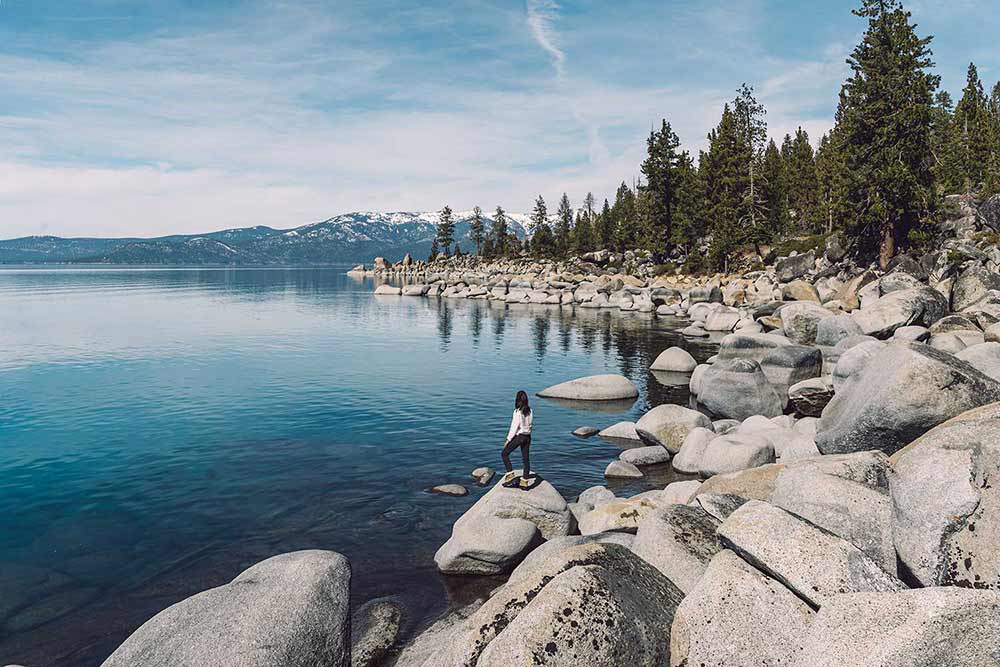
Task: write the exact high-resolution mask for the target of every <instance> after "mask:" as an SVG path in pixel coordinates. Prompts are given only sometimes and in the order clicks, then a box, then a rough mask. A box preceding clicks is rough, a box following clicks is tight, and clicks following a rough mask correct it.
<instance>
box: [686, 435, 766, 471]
mask: <svg viewBox="0 0 1000 667" xmlns="http://www.w3.org/2000/svg"><path fill="white" fill-rule="evenodd" d="M768 463H774V447H773V446H772V445H771V443H770V442H769V441H768V440H767V439H765V438H762V437H761V436H760V435H755V434H750V433H729V434H727V435H720V436H719V437H718V438H714V439H713V440H712V441H711V442H709V443H708V446H707V447H706V448H705V451H704V452H703V453H702V455H701V463H700V469H699V471H698V472H699V474H700V475H701V476H702V477H712V476H713V475H724V474H726V473H731V472H738V471H740V470H746V469H748V468H757V467H759V466H762V465H766V464H768Z"/></svg>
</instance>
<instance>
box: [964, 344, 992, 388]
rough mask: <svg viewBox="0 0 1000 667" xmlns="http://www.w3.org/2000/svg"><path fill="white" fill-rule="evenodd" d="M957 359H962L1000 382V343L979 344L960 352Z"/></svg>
mask: <svg viewBox="0 0 1000 667" xmlns="http://www.w3.org/2000/svg"><path fill="white" fill-rule="evenodd" d="M955 357H957V358H958V359H961V360H962V361H964V362H965V363H967V364H969V365H970V366H972V367H973V368H975V369H976V370H978V371H981V372H982V373H983V374H984V375H988V376H990V377H991V378H993V379H994V380H998V381H1000V343H979V344H978V345H970V346H969V347H967V348H965V349H963V350H961V351H959V352H958V353H956V354H955Z"/></svg>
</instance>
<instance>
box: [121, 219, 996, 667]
mask: <svg viewBox="0 0 1000 667" xmlns="http://www.w3.org/2000/svg"><path fill="white" fill-rule="evenodd" d="M957 204H958V205H957V206H956V210H957V214H956V216H955V217H953V218H952V219H950V220H948V221H946V222H945V223H944V224H942V225H941V228H940V230H939V235H940V238H939V242H938V243H937V245H936V246H935V249H934V250H932V251H930V252H928V253H925V254H922V255H919V256H907V255H904V256H901V257H899V258H897V260H896V261H895V263H894V264H893V265H892V266H890V267H889V270H888V271H886V272H880V271H877V270H875V269H873V268H872V267H858V266H856V265H854V264H853V263H852V262H851V261H850V260H849V259H847V257H846V253H844V252H843V249H842V248H840V247H839V246H838V244H837V243H836V242H834V243H828V244H827V247H826V248H825V250H824V252H823V253H821V254H815V253H812V252H805V253H802V254H796V255H791V256H788V257H785V258H780V259H778V260H777V262H775V264H774V265H773V266H771V267H765V268H764V269H762V270H759V271H753V272H749V273H746V274H742V275H739V276H712V277H703V278H700V279H698V278H692V277H685V276H678V275H675V274H669V275H668V274H666V273H663V272H662V270H661V268H658V267H657V266H656V265H655V264H653V262H652V259H651V258H650V257H649V256H646V255H643V254H641V253H625V254H622V255H620V256H616V255H614V253H606V252H605V253H594V254H591V255H590V256H584V257H581V258H576V259H573V260H569V261H567V262H562V263H556V262H533V261H530V260H510V261H505V262H497V263H485V262H480V261H479V260H477V259H476V258H466V257H463V258H452V259H449V260H442V261H438V262H434V263H432V264H430V265H427V264H421V263H414V262H412V261H404V262H401V263H399V264H398V265H390V264H389V263H388V262H385V261H382V262H376V264H375V266H374V267H373V268H371V269H366V268H364V267H360V268H358V269H357V270H356V272H355V275H358V273H357V272H361V273H360V275H368V272H369V271H370V275H372V276H375V277H377V278H384V279H391V280H393V281H394V282H397V281H398V282H403V283H405V286H404V287H394V286H381V287H379V288H378V289H377V290H376V293H377V294H379V295H386V296H389V297H399V298H403V297H404V296H409V297H418V298H466V299H484V300H491V301H496V302H503V303H505V304H522V303H529V304H531V303H535V304H549V305H550V306H552V307H562V308H566V307H570V308H584V309H587V308H615V309H618V310H621V311H626V312H630V311H634V312H639V313H646V314H648V315H649V316H658V315H660V316H670V317H684V318H686V319H688V320H690V325H689V326H688V327H687V328H686V329H684V330H683V331H682V333H684V334H685V335H688V336H692V337H703V336H706V335H709V334H710V333H712V332H717V334H718V335H719V336H722V339H721V344H720V347H719V351H718V354H717V355H715V356H714V357H713V358H712V359H710V360H709V362H710V363H705V364H700V365H699V364H697V363H695V361H694V360H693V359H692V358H691V357H690V355H688V354H687V353H686V352H684V350H681V349H679V348H670V349H667V350H664V351H663V353H662V354H661V355H660V356H659V357H658V358H657V359H656V361H655V362H654V363H653V365H652V366H653V368H654V369H657V370H663V371H666V372H672V373H684V374H687V376H688V381H689V386H690V390H691V395H692V397H693V398H694V399H695V401H696V405H693V407H697V408H699V409H698V410H696V409H692V408H690V407H684V406H678V405H660V406H654V407H652V408H651V409H650V410H649V412H647V413H646V414H645V415H643V416H642V417H641V418H640V419H639V420H638V421H637V422H635V423H630V422H622V423H619V424H615V425H612V426H609V427H608V428H606V429H604V430H602V431H600V433H599V435H601V436H603V437H609V438H620V439H626V440H630V441H632V443H633V445H634V446H632V447H630V448H628V449H625V450H624V451H623V452H622V453H621V455H620V456H619V458H618V459H616V460H614V461H611V462H610V463H609V464H608V467H607V469H606V471H605V476H606V477H608V478H609V479H612V478H616V477H626V478H629V477H642V476H643V475H644V474H645V473H644V468H646V467H647V466H650V465H664V464H666V463H669V464H670V465H671V466H672V467H673V468H674V469H675V470H676V471H678V472H679V473H683V474H685V475H690V476H691V479H689V480H687V481H681V482H675V483H672V484H670V485H668V486H666V487H665V488H663V489H659V490H654V491H649V492H645V493H641V494H638V495H635V496H631V497H617V496H616V495H615V493H614V492H612V491H611V490H610V489H608V488H607V487H605V486H596V487H593V488H590V489H587V490H586V491H584V492H583V493H581V494H580V495H579V497H577V498H576V499H574V500H573V501H572V502H569V501H567V499H565V498H564V497H563V496H562V495H561V494H560V493H559V491H558V490H557V489H556V488H555V486H553V484H552V483H550V481H546V480H543V479H540V478H539V479H538V480H537V481H536V483H535V484H534V485H533V486H532V488H531V489H530V490H526V491H522V490H518V489H508V488H505V487H503V486H502V485H501V484H499V483H498V482H496V483H494V485H493V487H492V488H491V489H490V490H489V491H488V492H487V493H485V494H484V495H482V496H481V497H480V498H479V500H478V501H477V502H476V503H475V504H474V505H473V506H472V507H471V508H470V509H469V510H468V511H467V512H466V513H465V514H464V515H463V516H462V517H460V518H459V519H458V521H456V522H455V524H454V527H453V531H452V535H451V537H450V538H449V539H448V541H447V542H446V543H445V544H443V545H442V546H441V548H440V549H439V550H438V552H437V554H436V556H435V562H436V564H437V566H438V569H439V570H440V571H441V572H442V573H443V574H444V575H446V576H453V575H461V576H467V577H469V576H496V575H507V576H508V579H507V581H506V582H505V583H504V584H502V585H501V586H499V587H498V588H496V589H495V590H494V591H493V592H492V593H491V594H490V595H489V597H488V598H486V599H484V600H481V601H479V602H477V603H475V604H473V605H471V606H469V607H466V608H463V609H460V610H454V611H453V612H451V613H449V614H448V615H446V616H445V617H443V618H442V619H440V620H439V621H438V622H437V623H435V624H434V625H432V626H431V627H430V628H428V629H427V630H426V631H424V632H423V633H422V634H421V635H419V636H418V637H416V638H415V639H414V640H413V641H412V642H410V643H409V644H408V645H407V646H404V647H397V646H395V644H396V641H397V634H398V627H399V613H398V611H399V610H398V608H394V607H392V603H391V602H384V601H383V602H379V603H372V605H366V606H365V607H362V608H361V609H359V610H358V612H357V613H355V614H354V618H353V620H352V618H351V614H350V605H349V602H350V600H349V597H350V596H349V588H350V576H351V575H350V564H349V563H347V561H346V559H344V558H343V557H342V556H340V555H339V554H336V553H334V552H329V551H305V552H295V553H293V554H284V555H281V556H276V557H274V558H271V559H268V560H267V561H264V562H263V563H260V564H258V565H255V566H253V567H252V568H250V569H249V570H247V571H246V572H244V573H243V574H241V575H240V576H239V577H237V578H236V579H235V580H233V582H232V583H231V584H228V585H226V586H222V587H219V588H216V589H212V590H210V591H206V592H204V593H201V594H199V595H196V596H194V597H192V598H189V599H187V600H185V601H183V602H180V603H178V604H177V605H174V606H173V607H170V608H168V609H167V610H165V611H163V612H161V613H160V614H159V615H157V616H155V617H154V618H153V619H151V620H150V621H148V622H147V623H146V624H145V625H144V626H143V627H142V628H140V629H139V630H138V631H137V632H136V633H135V634H133V635H132V637H130V638H129V639H128V640H127V641H126V642H125V643H124V644H123V645H122V646H121V647H120V648H119V649H118V650H117V651H116V652H115V653H114V654H113V655H112V656H111V657H110V658H109V659H108V660H107V661H106V662H105V663H104V664H105V665H106V666H107V667H117V666H118V665H135V664H142V665H171V666H173V665H176V666H181V665H183V666H193V665H205V664H212V665H234V666H235V665H241V666H247V665H250V666H256V665H261V666H263V665H274V664H282V665H336V666H338V667H340V666H346V665H355V666H358V667H360V666H362V665H363V666H366V667H368V666H375V665H381V664H385V665H390V664H392V665H397V666H398V667H449V666H456V667H457V666H459V665H462V666H469V667H472V666H478V667H493V666H494V665H496V666H500V665H503V666H505V667H507V666H509V665H566V666H569V665H606V666H612V665H623V666H624V665H628V666H633V665H649V666H650V667H652V666H654V665H657V666H662V665H672V666H676V667H681V666H684V667H691V666H694V665H699V666H704V667H710V666H716V667H738V666H742V665H746V666H750V665H761V664H767V665H789V666H791V667H816V666H821V667H822V666H826V665H830V666H832V665H851V666H871V667H876V666H878V667H909V666H912V665H927V666H930V665H935V666H937V665H949V666H963V667H964V666H968V667H973V666H976V667H980V666H987V665H997V664H1000V653H998V648H997V647H998V646H1000V555H998V554H1000V548H998V547H1000V512H998V510H1000V490H998V488H1000V486H998V484H1000V274H998V269H1000V249H998V248H997V247H996V246H995V245H992V240H991V239H992V238H993V236H992V234H993V232H992V228H991V227H990V221H989V220H987V219H986V218H984V216H982V215H981V214H980V212H979V211H977V210H976V209H975V208H974V207H972V206H971V205H969V204H968V202H965V201H959V202H957ZM637 393H638V392H637V390H636V388H635V387H634V386H633V385H632V384H631V382H630V381H629V380H627V379H626V378H624V377H621V376H614V375H611V376H608V375H604V376H593V377H589V378H576V379H572V380H571V381H569V382H566V383H562V384H559V385H556V386H554V387H550V388H548V389H546V390H543V391H542V392H540V395H544V396H551V397H554V398H560V399H571V400H575V401H594V402H595V403H600V402H602V401H610V400H616V399H621V398H628V397H631V396H635V395H636V394H637ZM593 431H594V429H580V430H579V433H578V435H579V436H580V437H590V436H592V435H594V432H593ZM470 467H471V466H470ZM474 478H475V479H476V480H477V481H478V482H479V483H481V484H484V485H486V484H490V482H491V480H492V479H493V474H492V471H491V470H489V471H487V470H482V469H480V470H477V471H476V474H474ZM551 481H552V482H555V483H556V484H558V480H551ZM445 492H447V491H445ZM362 610H364V611H363V613H362ZM352 623H353V625H354V627H353V630H352Z"/></svg>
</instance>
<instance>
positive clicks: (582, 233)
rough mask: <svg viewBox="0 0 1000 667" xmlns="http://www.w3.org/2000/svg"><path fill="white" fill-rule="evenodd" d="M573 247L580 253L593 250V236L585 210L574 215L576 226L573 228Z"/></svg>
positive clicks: (588, 216)
mask: <svg viewBox="0 0 1000 667" xmlns="http://www.w3.org/2000/svg"><path fill="white" fill-rule="evenodd" d="M573 247H574V249H575V250H576V251H577V252H581V253H582V252H590V251H591V250H593V249H594V234H593V230H592V227H591V225H590V215H589V214H588V213H587V211H585V210H584V211H579V212H578V213H577V214H576V224H575V225H574V226H573Z"/></svg>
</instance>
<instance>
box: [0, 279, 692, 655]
mask: <svg viewBox="0 0 1000 667" xmlns="http://www.w3.org/2000/svg"><path fill="white" fill-rule="evenodd" d="M344 270H345V269H344V268H323V269H312V268H310V269H240V270H233V269H162V268H156V269H131V268H129V269H111V268H93V269H81V268H77V269H66V268H54V269H42V268H27V269H10V268H8V269H2V270H0V664H6V663H18V664H23V665H27V666H28V667H42V666H48V665H56V664H58V665H61V666H63V667H72V666H75V665H82V666H88V667H89V666H94V665H99V664H100V662H101V661H102V660H104V658H106V657H107V656H108V655H109V654H110V653H111V652H112V651H113V650H114V649H115V647H116V646H117V645H118V644H119V643H121V641H122V640H124V639H125V637H127V636H128V634H129V633H130V632H132V631H133V630H134V629H135V628H137V627H138V626H139V625H141V624H142V623H143V622H144V621H146V620H147V619H148V618H150V617H151V616H153V615H154V614H155V613H157V612H158V611H160V610H161V609H163V608H165V607H167V606H168V605H170V604H172V603H174V602H177V601H178V600H181V599H183V598H185V597H187V596H189V595H191V594H193V593H196V592H198V591H200V590H204V589H206V588H210V587H212V586H217V585H219V584H222V583H225V582H227V581H229V580H230V579H232V578H233V577H234V576H236V575H237V574H238V573H239V572H240V571H241V570H243V569H245V568H246V567H248V566H250V565H252V564H253V563H256V562H258V561H260V560H263V559H264V558H267V557H269V556H272V555H275V554H278V553H282V552H286V551H292V550H297V549H305V548H321V549H333V550H336V551H340V552H342V553H344V554H346V555H347V556H348V557H349V558H350V560H351V563H352V565H353V568H354V579H353V604H354V605H355V606H357V605H360V604H361V603H363V602H365V601H366V600H369V599H372V598H376V597H381V596H388V595H392V596H396V597H398V598H399V599H400V600H401V601H402V602H403V603H404V604H405V606H406V608H407V610H408V623H409V627H410V629H411V630H412V628H413V627H415V626H416V625H417V624H419V623H421V622H423V621H424V620H425V619H428V618H430V617H432V616H433V615H435V614H437V613H439V612H440V611H442V610H443V609H445V608H446V606H447V605H448V604H449V602H450V601H457V600H459V599H461V598H462V596H463V594H464V591H466V586H467V585H468V582H464V581H461V580H454V579H448V578H444V577H441V576H440V575H439V574H438V573H437V571H436V569H435V568H434V564H433V560H432V558H433V555H434V552H435V550H436V549H437V548H438V546H440V544H441V543H442V542H444V540H445V539H447V537H448V535H449V533H450V530H451V525H452V523H453V521H454V520H455V519H456V518H457V517H458V516H459V515H461V513H462V512H463V511H465V510H466V509H468V507H469V506H471V505H472V503H474V502H475V500H476V499H477V498H479V497H480V496H481V495H482V493H484V491H485V490H483V489H478V488H476V487H475V486H474V484H472V482H471V480H470V479H469V472H470V471H471V470H472V469H473V468H475V467H477V466H480V465H491V466H493V467H496V468H498V469H499V468H502V464H501V462H500V457H499V449H500V447H501V446H502V443H503V438H504V436H505V434H506V428H507V425H508V423H509V419H510V412H511V409H512V403H513V397H514V393H515V392H516V391H517V390H518V389H521V388H524V389H525V390H527V391H528V392H529V394H533V393H534V392H536V391H539V390H540V389H543V388H544V387H546V386H548V385H551V384H554V383H556V382H561V381H563V380H568V379H572V378H574V377H579V376H582V375H590V374H594V373H604V372H618V373H623V374H625V375H627V376H628V377H630V378H631V379H632V380H634V381H635V382H636V384H637V385H638V386H639V387H640V390H641V392H642V395H641V397H640V398H639V400H638V401H636V402H635V403H634V404H633V405H631V406H615V408H614V409H612V410H606V411H600V410H595V409H594V408H593V407H592V408H590V409H587V410H580V409H577V408H574V407H568V406H565V405H557V404H554V403H551V402H546V401H544V400H542V399H537V398H536V399H533V405H534V408H535V432H534V434H533V446H532V452H531V455H532V464H533V466H532V467H537V469H538V471H539V472H540V473H541V474H542V475H543V476H544V477H545V478H547V479H548V480H549V481H551V482H552V483H553V484H554V485H555V486H556V487H557V488H558V489H559V490H560V491H561V492H562V493H563V494H564V495H565V496H567V498H569V497H571V496H575V495H576V494H577V493H579V492H580V491H581V490H583V489H584V488H586V487H588V486H591V485H594V484H602V483H604V479H603V470H604V467H605V465H606V464H607V463H608V461H610V460H611V459H612V458H614V457H616V456H617V454H618V452H619V451H620V450H619V448H618V447H617V446H616V445H614V444H612V443H609V442H604V441H601V440H599V439H596V438H595V439H590V440H580V439H578V438H574V437H573V436H571V435H570V431H571V430H573V429H574V428H576V427H578V426H583V425H593V426H598V427H601V426H606V425H609V424H611V423H614V422H616V421H619V420H622V419H633V420H634V419H636V418H637V417H638V416H639V415H641V413H642V412H644V411H645V410H646V409H648V408H649V407H650V406H651V405H657V404H660V403H664V402H668V401H669V402H680V403H685V402H686V401H687V389H686V386H681V387H677V386H673V387H672V386H669V384H663V383H661V381H660V380H659V379H657V378H655V377H654V376H653V375H652V374H651V373H650V372H649V371H648V370H647V369H648V367H649V364H650V362H651V360H652V359H653V358H655V356H656V354H658V353H659V352H660V351H662V350H664V349H666V348H667V347H669V346H671V345H676V344H682V345H683V344H684V343H683V341H682V339H681V338H680V337H679V336H677V335H676V334H674V333H672V331H671V329H672V328H678V327H680V326H683V324H682V323H680V322H679V321H668V320H664V319H654V318H652V317H650V316H649V315H642V314H637V313H618V312H617V311H615V312H610V311H593V310H578V311H576V314H575V315H574V314H573V313H572V311H570V310H569V309H559V308H557V307H551V306H510V307H508V306H504V305H503V304H499V305H498V304H491V303H489V302H484V301H438V300H425V299H413V298H400V297H374V296H373V295H372V290H373V289H374V285H373V284H372V283H371V282H370V281H364V282H362V281H359V280H356V279H352V278H349V277H347V276H345V275H344V274H343V272H344ZM699 345H700V347H699V348H697V349H692V352H693V353H694V354H695V356H696V357H698V358H700V359H704V358H705V357H707V356H708V355H709V354H711V349H710V348H711V345H710V344H708V343H701V344H699ZM689 349H690V348H689ZM515 460H516V457H515ZM669 479H670V473H669V471H668V470H666V469H661V470H654V471H653V472H652V473H651V474H650V475H649V476H648V478H647V479H646V480H643V481H642V482H639V483H632V484H630V485H627V486H626V487H625V488H623V489H622V493H630V492H633V491H635V492H637V491H641V490H645V489H648V488H653V487H654V486H657V487H662V486H663V485H664V484H665V483H666V482H667V481H668V480H669ZM444 482H460V483H465V484H467V485H468V486H469V488H470V490H471V493H470V495H469V496H468V497H465V498H449V497H442V496H435V495H431V494H428V493H426V492H425V489H426V488H427V487H429V486H432V485H435V484H439V483H444Z"/></svg>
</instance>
